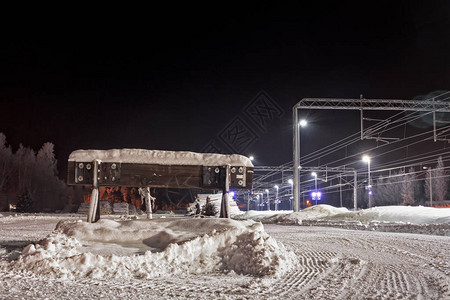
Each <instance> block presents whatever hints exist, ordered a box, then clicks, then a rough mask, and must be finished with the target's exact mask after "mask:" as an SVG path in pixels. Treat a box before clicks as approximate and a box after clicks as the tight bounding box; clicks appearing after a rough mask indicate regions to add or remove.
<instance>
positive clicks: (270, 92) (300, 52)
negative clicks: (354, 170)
mask: <svg viewBox="0 0 450 300" xmlns="http://www.w3.org/2000/svg"><path fill="white" fill-rule="evenodd" d="M316 2H317V3H316ZM314 3H315V4H309V5H306V4H304V5H303V4H302V5H300V4H296V5H293V4H292V5H281V4H272V5H266V4H261V3H260V4H257V5H256V4H253V5H250V4H247V5H245V4H242V3H240V4H238V5H237V4H230V3H228V2H222V3H219V4H216V5H215V6H194V5H192V4H189V5H186V4H185V5H184V6H180V5H179V4H176V3H171V4H170V5H167V6H158V7H156V6H153V7H145V8H144V7H138V6H134V7H120V6H116V7H107V8H106V7H102V8H98V7H96V8H93V7H77V8H75V7H72V8H70V9H69V8H62V7H59V8H55V7H54V8H53V9H52V10H48V11H47V12H41V11H39V12H38V11H35V10H33V9H31V8H30V10H29V11H28V12H24V11H20V12H17V11H15V12H11V14H8V13H6V12H5V14H6V16H5V18H4V19H3V21H2V24H3V26H2V38H1V50H0V53H1V56H0V103H1V106H0V107H1V109H0V132H3V133H5V134H6V137H7V140H8V142H9V143H10V144H11V145H12V146H13V148H14V149H17V147H18V145H19V143H22V144H24V145H25V146H31V147H33V148H34V149H35V150H38V149H39V148H40V146H41V145H42V144H43V143H44V142H47V141H50V142H53V143H54V144H55V152H56V157H57V159H58V161H59V164H60V166H59V168H60V171H61V173H63V172H64V170H65V167H66V161H67V157H68V155H69V154H70V152H71V151H73V150H76V149H111V148H145V149H160V150H187V151H210V150H211V149H213V148H214V149H217V150H218V151H221V152H224V153H233V152H238V153H241V154H245V155H249V154H254V155H255V157H256V162H257V163H258V164H260V165H277V164H281V163H285V162H288V161H290V160H292V137H291V135H292V130H291V122H292V106H293V105H294V104H296V103H297V102H298V101H299V100H301V99H302V98H305V97H331V98H341V97H342V98H359V95H360V94H363V95H364V97H365V98H393V99H413V98H417V97H421V96H422V97H423V96H424V95H426V94H429V93H431V92H433V91H437V90H447V89H450V2H449V1H445V0H444V1H373V2H370V3H369V2H367V1H358V2H357V1H355V2H349V1H335V2H333V3H327V2H323V1H315V2H314ZM41 9H42V8H41ZM42 10H43V9H42ZM260 97H263V98H264V97H265V98H264V99H266V100H267V99H269V100H267V101H268V102H267V103H270V105H271V106H270V107H271V109H272V110H270V111H271V114H270V116H269V115H267V116H268V117H267V118H266V120H265V121H264V124H263V125H262V126H261V124H258V121H257V120H253V119H252V118H251V117H249V114H248V113H249V112H250V111H251V110H252V109H253V108H254V105H256V104H255V103H258V99H261V98H260ZM266 113H267V111H266ZM355 113H356V112H355ZM304 114H306V115H307V116H308V117H309V118H310V120H311V129H310V130H308V131H306V130H305V132H304V134H303V136H302V141H310V142H308V143H305V145H304V146H302V151H304V152H305V153H307V152H308V151H311V150H314V149H316V148H317V147H320V146H321V145H322V144H323V143H324V141H334V140H333V139H335V138H339V137H340V138H342V137H344V136H345V135H346V134H348V133H354V132H356V131H358V130H359V120H358V114H357V113H356V115H354V116H355V119H352V118H350V117H349V114H348V113H342V114H336V112H333V115H330V114H328V115H327V113H324V112H309V113H308V112H304ZM352 116H353V115H352ZM236 124H238V125H239V124H240V125H241V126H243V128H244V129H245V130H247V133H248V134H249V136H247V138H248V139H247V141H248V144H246V143H247V142H246V140H245V139H243V140H241V141H240V142H239V141H234V142H237V143H234V142H230V140H227V138H226V132H227V129H230V128H232V127H233V126H235V125H236ZM336 124H339V127H338V126H336ZM236 128H238V127H236ZM319 132H320V133H319ZM318 135H320V141H317V137H318ZM228 138H229V137H228ZM230 143H231V145H230ZM63 174H64V173H63ZM62 177H64V176H62Z"/></svg>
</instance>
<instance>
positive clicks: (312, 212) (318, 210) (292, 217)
mask: <svg viewBox="0 0 450 300" xmlns="http://www.w3.org/2000/svg"><path fill="white" fill-rule="evenodd" d="M239 218H240V219H250V220H258V221H264V222H268V223H281V224H302V223H303V222H304V221H309V220H316V221H318V220H320V221H335V222H342V221H343V222H345V221H355V222H360V223H370V222H396V223H410V224H447V223H450V208H434V207H423V206H381V207H374V208H370V209H363V210H360V211H349V210H348V209H346V208H343V207H340V208H337V207H334V206H330V205H325V204H320V205H315V206H312V207H308V208H305V209H303V210H301V211H299V212H295V213H293V212H292V211H288V212H277V211H261V212H260V211H249V212H246V213H245V214H243V215H241V216H239Z"/></svg>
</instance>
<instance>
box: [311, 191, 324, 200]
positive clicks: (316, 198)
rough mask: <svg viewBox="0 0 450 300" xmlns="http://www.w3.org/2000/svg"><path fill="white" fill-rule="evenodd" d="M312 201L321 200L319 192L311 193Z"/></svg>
mask: <svg viewBox="0 0 450 300" xmlns="http://www.w3.org/2000/svg"><path fill="white" fill-rule="evenodd" d="M311 198H312V200H320V199H321V198H322V193H321V192H312V193H311Z"/></svg>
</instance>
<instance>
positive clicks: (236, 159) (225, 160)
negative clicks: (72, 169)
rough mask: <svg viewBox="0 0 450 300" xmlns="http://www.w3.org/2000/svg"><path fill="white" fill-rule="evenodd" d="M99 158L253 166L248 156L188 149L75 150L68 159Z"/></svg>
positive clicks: (113, 160) (145, 161)
mask: <svg viewBox="0 0 450 300" xmlns="http://www.w3.org/2000/svg"><path fill="white" fill-rule="evenodd" d="M95 159H99V160H101V161H103V162H118V163H141V164H157V165H188V166H189V165H190V166H192V165H199V166H222V165H231V166H245V167H253V164H252V162H251V161H250V159H249V158H248V157H245V156H243V155H238V154H231V155H224V154H215V153H195V152H188V151H162V150H145V149H111V150H76V151H73V152H72V153H71V154H70V156H69V161H78V162H88V161H93V160H95Z"/></svg>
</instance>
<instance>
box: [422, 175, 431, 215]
mask: <svg viewBox="0 0 450 300" xmlns="http://www.w3.org/2000/svg"><path fill="white" fill-rule="evenodd" d="M423 169H424V170H428V172H430V207H433V182H432V181H431V176H432V175H433V173H432V169H431V167H423Z"/></svg>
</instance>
